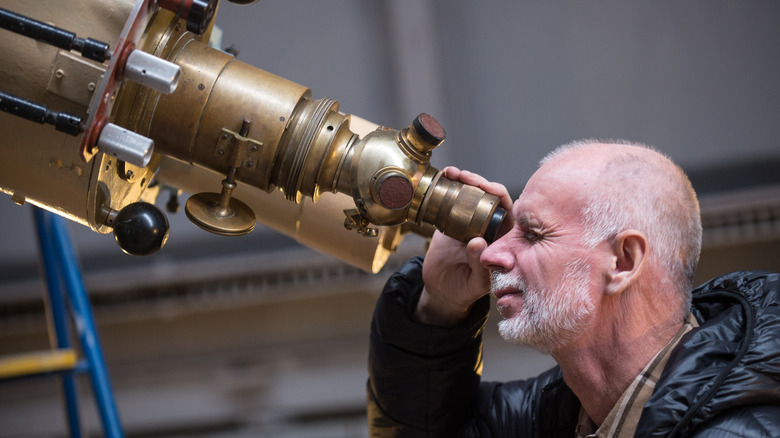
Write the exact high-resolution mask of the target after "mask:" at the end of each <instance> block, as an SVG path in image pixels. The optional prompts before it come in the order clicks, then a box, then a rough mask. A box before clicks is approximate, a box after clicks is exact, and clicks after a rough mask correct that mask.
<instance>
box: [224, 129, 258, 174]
mask: <svg viewBox="0 0 780 438" xmlns="http://www.w3.org/2000/svg"><path fill="white" fill-rule="evenodd" d="M234 141H235V147H236V148H242V147H243V148H244V150H243V151H235V152H233V151H231V148H232V146H233V144H234ZM262 146H263V142H261V141H259V140H255V139H253V138H249V137H245V136H243V135H241V134H240V133H238V132H235V131H232V130H230V129H227V128H222V134H220V135H219V140H217V145H216V148H215V149H214V153H215V154H216V155H217V156H219V157H222V158H224V159H225V160H226V161H227V162H228V163H229V164H231V165H232V164H235V166H236V168H242V167H246V168H248V169H252V168H255V167H257V165H258V156H259V155H260V148H261V147H262ZM231 152H232V153H231ZM233 154H238V155H240V156H241V157H240V160H239V162H236V163H233V158H232V156H233Z"/></svg>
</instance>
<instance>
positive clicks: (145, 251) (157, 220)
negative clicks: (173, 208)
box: [113, 202, 168, 256]
mask: <svg viewBox="0 0 780 438" xmlns="http://www.w3.org/2000/svg"><path fill="white" fill-rule="evenodd" d="M113 225H114V239H116V243H117V244H118V245H119V247H120V248H122V251H124V252H126V253H128V254H130V255H137V256H144V255H151V254H154V253H156V252H157V251H159V250H160V249H161V248H162V247H163V245H165V242H166V241H167V240H168V218H166V217H165V214H164V213H163V212H162V211H160V209H159V208H157V207H155V206H154V205H152V204H148V203H146V202H136V203H133V204H130V205H128V206H126V207H125V208H123V209H121V210H119V213H117V214H116V216H115V217H114V218H113Z"/></svg>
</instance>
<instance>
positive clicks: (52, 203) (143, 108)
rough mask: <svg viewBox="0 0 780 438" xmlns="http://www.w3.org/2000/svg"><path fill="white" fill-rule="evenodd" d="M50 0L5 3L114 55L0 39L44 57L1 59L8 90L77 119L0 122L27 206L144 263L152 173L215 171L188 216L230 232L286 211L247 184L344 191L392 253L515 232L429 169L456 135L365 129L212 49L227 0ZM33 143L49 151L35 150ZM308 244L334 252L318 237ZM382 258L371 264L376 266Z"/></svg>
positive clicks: (293, 197) (358, 223) (482, 199)
mask: <svg viewBox="0 0 780 438" xmlns="http://www.w3.org/2000/svg"><path fill="white" fill-rule="evenodd" d="M40 3H41V2H26V1H9V2H6V4H4V6H3V7H4V8H5V9H6V10H7V11H9V13H10V14H12V16H15V15H13V14H18V15H20V16H23V17H27V18H30V19H31V20H33V21H36V20H37V21H40V22H45V23H53V24H54V25H56V26H60V27H62V28H67V29H68V30H71V31H73V32H74V33H75V34H76V35H91V36H92V38H94V40H98V41H102V42H104V43H105V44H106V46H107V55H106V59H104V60H101V59H92V58H91V59H83V56H82V57H79V56H78V54H74V53H75V52H74V50H76V49H73V48H72V47H70V48H63V47H62V46H60V47H43V46H42V44H41V43H40V42H39V41H38V42H36V41H32V39H31V38H32V37H30V36H29V35H26V36H25V35H18V34H14V33H11V31H13V29H9V28H8V27H6V29H7V30H0V32H2V33H3V35H2V38H0V55H2V57H3V59H22V58H23V57H25V56H27V57H30V54H34V56H32V58H33V59H32V60H31V61H30V62H28V63H27V64H26V65H25V66H24V67H23V68H22V71H19V69H20V66H19V64H17V63H3V66H2V67H0V70H1V71H0V84H2V85H0V91H2V92H7V93H9V94H13V95H15V96H19V97H20V98H21V99H27V100H30V101H33V102H36V103H37V104H38V105H39V106H44V107H46V108H47V111H48V113H52V111H51V110H50V109H51V108H54V109H57V110H59V111H61V114H63V116H62V117H65V115H69V116H73V117H76V118H77V119H79V120H80V121H81V123H80V125H79V126H80V131H79V132H77V133H75V134H74V133H72V132H71V133H70V134H71V135H70V136H68V135H67V134H65V133H61V132H57V130H56V129H55V128H51V127H46V126H40V125H34V124H32V123H30V122H26V121H24V122H23V123H24V124H23V125H22V126H23V127H24V131H25V132H24V134H14V133H13V131H19V130H18V129H12V128H10V126H11V124H17V123H22V122H19V119H18V118H13V116H12V115H10V114H4V113H0V132H3V134H4V135H6V136H7V138H8V141H6V142H4V143H2V145H0V154H1V155H2V156H3V158H2V160H0V162H2V164H0V188H2V190H3V191H4V192H6V193H8V194H10V195H11V196H12V197H13V199H14V201H15V202H17V203H23V202H31V203H33V204H36V205H39V206H42V207H44V208H47V209H49V210H52V211H55V212H57V213H59V214H62V215H63V216H66V217H69V218H70V219H73V220H76V221H77V222H80V223H82V224H84V225H86V226H88V227H90V228H92V229H93V230H95V231H97V232H100V233H107V232H110V231H111V230H112V229H113V230H114V234H115V236H116V238H117V241H118V242H120V246H123V249H124V250H125V251H126V252H129V253H134V254H148V253H153V252H155V251H156V250H157V249H159V247H160V246H161V245H162V244H163V243H164V241H165V239H164V238H163V239H162V242H159V241H150V243H149V245H146V244H140V245H139V244H138V242H137V240H138V239H137V233H134V234H133V236H132V237H128V236H126V235H125V234H126V233H123V231H122V227H123V225H121V224H125V223H127V222H128V221H129V222H132V221H133V220H135V219H134V218H135V215H147V213H146V212H147V211H148V210H147V209H141V210H142V212H136V213H132V212H128V210H125V212H123V209H125V208H126V207H128V206H130V205H133V204H136V203H137V202H139V201H142V200H143V201H147V202H153V201H154V199H155V198H156V196H157V191H156V190H159V188H155V187H154V184H152V181H155V180H160V181H163V182H165V184H172V185H178V186H181V187H180V188H184V189H185V190H188V191H191V190H193V188H192V187H194V186H198V187H199V188H202V187H203V184H200V185H197V184H196V185H188V184H187V182H186V181H182V178H181V177H180V174H184V173H188V172H183V171H181V169H182V166H189V167H192V168H193V169H198V172H205V173H210V174H212V175H213V174H218V175H220V177H219V178H220V179H221V184H219V185H217V184H212V187H213V188H211V189H207V190H206V191H201V192H199V193H195V194H194V195H193V196H191V197H190V198H189V199H188V201H187V203H186V207H185V210H186V214H187V216H188V217H189V218H190V220H192V221H193V222H194V223H195V224H196V225H198V226H199V227H201V228H203V229H205V230H207V231H210V232H213V233H217V234H222V235H229V236H237V235H243V234H246V233H248V232H250V231H252V229H253V228H254V226H255V221H256V220H260V221H261V222H265V220H264V219H265V218H270V220H271V221H273V216H285V215H287V213H285V212H283V211H280V210H276V208H274V209H273V210H274V211H256V210H257V208H256V207H255V208H253V206H251V205H248V204H251V203H246V202H242V200H239V199H238V198H237V196H238V193H239V192H240V188H242V187H252V188H254V189H253V190H255V191H259V192H261V193H263V194H267V196H269V197H273V196H277V197H278V196H281V197H283V198H284V200H285V203H287V204H289V205H290V206H291V207H290V208H296V207H295V206H296V205H303V204H306V205H308V203H310V202H314V204H312V205H318V204H320V203H328V204H330V203H332V202H331V201H330V199H331V198H330V197H326V196H324V195H325V194H329V193H330V194H336V195H338V196H339V199H342V198H345V197H348V198H349V199H350V200H351V201H350V202H347V204H344V203H343V202H341V201H340V203H338V205H339V206H338V207H336V208H337V209H339V210H341V211H343V213H340V214H341V218H340V219H339V220H340V221H343V226H344V227H346V228H348V229H350V230H354V232H356V233H354V232H353V233H352V234H353V235H354V234H359V235H362V236H360V238H361V239H364V238H368V239H376V245H378V246H379V247H381V248H383V251H392V250H394V248H395V247H396V246H397V244H398V243H399V242H400V239H402V237H403V234H404V233H407V232H416V233H420V234H426V233H429V232H430V231H431V227H435V228H436V229H438V230H440V231H441V232H443V233H444V234H446V235H448V236H450V237H453V238H455V239H458V240H460V241H464V242H466V241H468V240H469V239H471V238H473V237H476V236H483V237H485V238H486V239H487V240H489V241H492V240H493V239H494V238H496V237H497V236H498V235H500V234H501V232H502V227H504V226H506V222H507V221H506V216H507V214H506V211H504V210H503V209H501V208H500V207H499V205H498V204H499V202H498V199H497V198H496V197H495V196H493V195H490V194H487V193H485V192H484V191H482V190H481V189H478V188H476V187H472V186H468V185H463V184H461V183H459V182H454V181H450V180H448V179H446V178H444V177H443V176H442V172H441V171H439V170H438V169H436V168H434V167H432V166H431V164H430V159H431V153H432V151H433V149H434V148H436V147H437V146H439V145H440V144H441V142H442V141H444V139H445V131H444V129H443V128H442V126H441V125H440V124H439V123H438V122H437V121H436V120H435V119H434V118H433V117H431V116H430V115H428V114H420V115H419V116H418V117H417V118H415V119H414V121H413V122H412V123H411V124H410V125H409V126H408V127H406V128H403V129H400V130H395V129H389V128H384V127H377V126H375V125H373V126H372V127H371V128H370V129H367V130H366V129H356V126H357V125H358V121H361V120H362V119H358V118H356V117H353V116H350V115H348V114H344V113H342V112H340V111H339V104H338V102H336V101H335V100H332V99H328V98H322V99H313V98H312V97H311V91H310V90H309V89H308V88H306V87H304V86H302V85H299V84H296V83H294V82H291V81H289V80H286V79H284V78H281V77H279V76H275V75H273V74H271V73H268V72H266V71H264V70H261V69H259V68H257V67H254V66H251V65H249V64H246V63H244V62H242V61H240V60H238V59H236V58H235V57H234V56H233V55H231V54H229V53H226V52H223V51H220V50H217V49H215V48H212V47H210V46H209V45H208V44H207V42H208V38H209V34H210V31H211V27H212V26H213V23H212V22H211V19H212V17H213V15H214V14H215V13H216V1H211V2H206V1H200V2H199V1H194V2H193V1H184V0H181V1H179V0H168V1H158V2H155V1H152V0H139V1H130V0H111V1H97V0H80V1H78V2H61V1H51V2H47V4H48V5H49V6H50V7H41V4H40ZM63 3H67V5H63ZM72 3H77V4H78V5H79V8H74V7H73V4H72ZM196 5H200V6H198V7H199V8H200V9H196ZM187 8H192V9H193V10H187ZM95 15H97V16H98V17H94V16H95ZM101 15H102V16H101ZM106 17H110V18H111V19H110V20H108V19H106ZM117 17H118V18H117ZM123 17H124V20H122V18H123ZM101 18H102V19H101ZM94 23H101V25H99V26H96V25H94ZM116 23H123V24H122V26H117V25H116ZM4 27H5V26H4ZM120 27H121V29H120ZM89 44H92V45H93V46H94V45H95V44H94V43H89ZM82 45H83V44H82ZM25 70H27V71H25ZM0 100H2V99H0ZM48 113H47V114H48ZM16 115H18V114H16ZM50 119H51V117H50ZM65 120H71V119H65ZM39 123H40V122H39ZM361 123H363V124H364V121H361ZM55 126H56V125H55ZM33 131H34V132H35V133H34V134H30V132H33ZM361 131H362V132H361ZM30 144H37V145H41V146H40V147H38V146H35V147H36V148H38V149H35V151H31V150H30V147H29V146H28V145H30ZM76 169H77V170H76ZM321 198H322V199H321ZM326 198H327V200H326ZM274 205H279V203H275V204H274ZM326 207H327V206H326ZM135 208H137V206H136V207H135ZM285 208H286V207H285ZM307 208H309V207H307ZM311 208H319V207H311ZM264 210H265V209H264ZM293 216H294V215H293ZM323 217H324V216H323ZM331 217H332V216H331ZM163 218H164V217H163ZM163 220H164V219H163ZM292 220H293V221H297V219H292ZM328 220H332V219H328ZM338 226H339V227H341V226H342V225H341V224H338ZM160 227H161V228H162V225H161V226H160ZM296 227H297V225H296ZM157 231H159V230H155V232H157ZM165 233H166V235H167V225H165ZM293 234H294V233H293ZM363 236H365V237H363ZM141 240H142V241H144V239H141ZM158 240H159V239H158ZM313 240H317V239H316V238H315V239H313ZM304 243H305V244H307V245H309V246H313V247H317V249H320V250H322V251H324V252H326V253H330V252H331V251H332V252H337V249H336V248H330V247H322V246H320V247H318V245H316V242H312V239H309V240H308V241H306V242H304ZM346 244H347V245H349V242H347V243H346ZM329 245H330V244H329ZM341 245H344V242H342V243H341ZM337 256H338V255H337ZM370 256H371V257H374V256H375V255H374V254H371V255H370ZM384 258H386V257H384ZM384 258H381V257H380V259H381V260H379V261H374V262H371V263H369V265H370V268H369V269H370V270H372V271H374V272H376V271H378V268H381V264H383V263H384ZM377 265H378V266H377Z"/></svg>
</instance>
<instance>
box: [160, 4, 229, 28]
mask: <svg viewBox="0 0 780 438" xmlns="http://www.w3.org/2000/svg"><path fill="white" fill-rule="evenodd" d="M218 2H219V0H159V2H158V4H159V5H160V7H161V8H163V9H167V10H169V11H171V12H173V13H175V14H176V15H178V16H179V17H180V18H183V19H185V20H187V30H188V31H190V32H193V33H196V34H198V35H200V34H202V33H203V32H205V31H206V29H208V27H209V25H210V24H211V20H213V19H214V13H215V12H216V10H217V3H218Z"/></svg>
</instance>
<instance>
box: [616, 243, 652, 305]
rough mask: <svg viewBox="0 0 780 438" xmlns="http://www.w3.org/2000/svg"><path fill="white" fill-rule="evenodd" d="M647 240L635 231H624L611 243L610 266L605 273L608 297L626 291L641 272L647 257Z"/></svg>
mask: <svg viewBox="0 0 780 438" xmlns="http://www.w3.org/2000/svg"><path fill="white" fill-rule="evenodd" d="M648 251H649V248H648V244H647V238H646V237H645V235H644V234H642V232H640V231H637V230H626V231H622V232H620V233H619V234H618V235H617V236H615V240H614V241H613V243H612V265H611V266H610V270H609V271H608V273H607V287H606V291H607V294H608V295H613V294H619V293H621V292H623V291H624V290H626V288H628V287H629V286H630V285H631V284H632V283H633V282H634V281H635V280H636V279H637V278H639V275H640V274H641V272H642V268H643V267H644V264H645V260H646V259H647V257H648V255H649V254H648Z"/></svg>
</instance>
